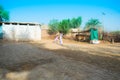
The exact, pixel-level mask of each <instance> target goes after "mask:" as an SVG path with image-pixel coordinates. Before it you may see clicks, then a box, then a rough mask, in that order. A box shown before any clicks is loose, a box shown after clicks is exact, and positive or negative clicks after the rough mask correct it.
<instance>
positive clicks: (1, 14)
mask: <svg viewBox="0 0 120 80" xmlns="http://www.w3.org/2000/svg"><path fill="white" fill-rule="evenodd" d="M0 21H9V12H8V11H6V10H4V8H3V7H2V6H1V5H0Z"/></svg>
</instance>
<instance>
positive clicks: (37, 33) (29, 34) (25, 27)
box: [0, 22, 41, 41]
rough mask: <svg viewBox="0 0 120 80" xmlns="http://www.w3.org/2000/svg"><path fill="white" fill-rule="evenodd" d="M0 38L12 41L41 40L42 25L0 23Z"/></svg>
mask: <svg viewBox="0 0 120 80" xmlns="http://www.w3.org/2000/svg"><path fill="white" fill-rule="evenodd" d="M0 38H2V39H4V40H12V41H39V40H41V25H40V24H38V23H21V22H0Z"/></svg>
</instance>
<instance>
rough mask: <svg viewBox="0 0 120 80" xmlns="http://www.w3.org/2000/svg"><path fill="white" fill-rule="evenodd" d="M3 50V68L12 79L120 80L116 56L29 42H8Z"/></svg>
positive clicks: (118, 62)
mask: <svg viewBox="0 0 120 80" xmlns="http://www.w3.org/2000/svg"><path fill="white" fill-rule="evenodd" d="M63 47H67V46H64V45H63ZM0 50H1V52H0V68H1V69H6V70H7V71H6V72H5V73H4V71H3V73H1V74H4V75H3V77H4V78H6V79H8V80H118V79H120V68H119V67H120V60H119V59H118V58H116V56H113V57H105V56H99V55H93V54H89V52H84V51H80V50H79V51H77V50H70V49H55V50H50V49H46V48H45V47H44V44H28V43H7V44H4V45H2V46H0ZM98 54H99V53H98ZM1 80H2V79H1Z"/></svg>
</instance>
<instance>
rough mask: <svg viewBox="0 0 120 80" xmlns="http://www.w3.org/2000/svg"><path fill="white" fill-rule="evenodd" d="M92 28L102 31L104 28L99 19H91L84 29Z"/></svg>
mask: <svg viewBox="0 0 120 80" xmlns="http://www.w3.org/2000/svg"><path fill="white" fill-rule="evenodd" d="M90 28H97V29H100V28H102V25H101V22H100V21H99V20H98V19H90V20H89V21H88V22H87V23H86V24H85V27H84V29H85V30H88V29H90Z"/></svg>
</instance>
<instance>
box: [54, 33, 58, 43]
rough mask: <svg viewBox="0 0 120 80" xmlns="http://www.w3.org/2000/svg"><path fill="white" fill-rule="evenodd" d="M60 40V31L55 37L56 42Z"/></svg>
mask: <svg viewBox="0 0 120 80" xmlns="http://www.w3.org/2000/svg"><path fill="white" fill-rule="evenodd" d="M58 41H59V33H57V34H56V37H55V39H54V42H55V43H58Z"/></svg>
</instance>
